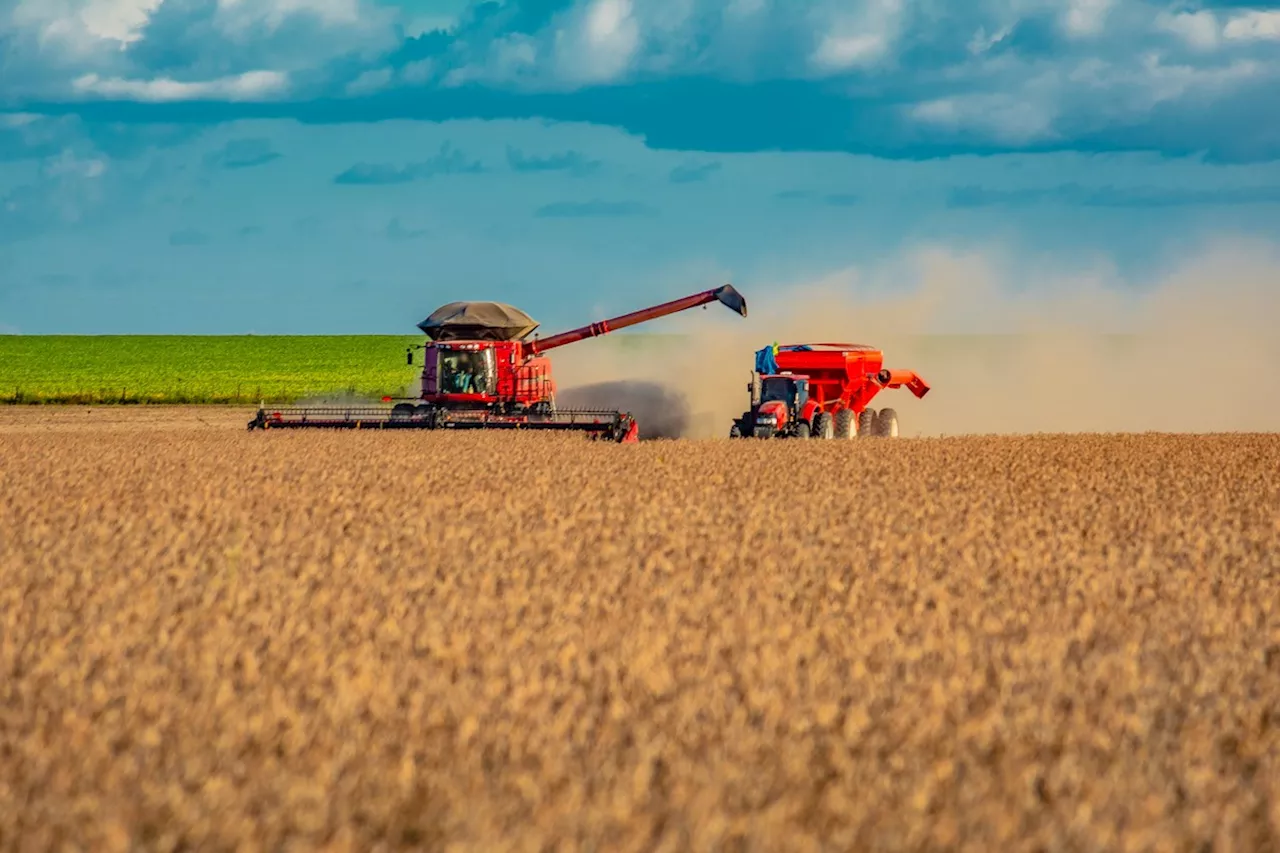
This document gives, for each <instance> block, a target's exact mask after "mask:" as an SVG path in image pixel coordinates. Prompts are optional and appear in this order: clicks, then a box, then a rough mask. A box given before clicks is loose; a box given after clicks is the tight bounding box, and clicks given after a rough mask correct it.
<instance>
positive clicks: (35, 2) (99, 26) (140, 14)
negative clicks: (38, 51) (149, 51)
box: [11, 0, 164, 51]
mask: <svg viewBox="0 0 1280 853" xmlns="http://www.w3.org/2000/svg"><path fill="white" fill-rule="evenodd" d="M163 2H164V0H19V2H18V5H17V7H16V8H15V9H14V11H13V14H12V16H11V21H12V23H13V25H15V26H16V27H18V28H20V29H24V28H30V29H33V30H35V31H36V32H37V33H38V34H39V39H40V42H41V43H44V44H47V43H49V42H57V43H58V46H59V47H62V48H64V49H65V48H70V49H72V50H75V51H85V50H89V49H92V48H93V47H95V46H97V45H98V44H99V43H101V42H103V41H114V42H117V43H118V46H119V47H120V48H121V49H124V48H125V47H127V46H129V45H131V44H133V43H134V42H136V41H138V39H140V38H141V37H142V36H141V33H142V30H143V28H144V27H146V25H147V23H148V22H149V21H150V20H151V15H152V13H154V12H155V11H156V9H158V8H160V5H161V3H163Z"/></svg>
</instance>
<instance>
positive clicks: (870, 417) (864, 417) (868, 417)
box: [858, 409, 876, 438]
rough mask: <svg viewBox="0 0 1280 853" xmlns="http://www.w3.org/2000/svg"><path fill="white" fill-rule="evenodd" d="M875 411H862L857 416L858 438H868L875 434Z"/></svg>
mask: <svg viewBox="0 0 1280 853" xmlns="http://www.w3.org/2000/svg"><path fill="white" fill-rule="evenodd" d="M875 430H876V410H875V409H863V410H862V412H861V413H860V414H859V415H858V437H859V438H869V437H871V436H872V435H874V434H875Z"/></svg>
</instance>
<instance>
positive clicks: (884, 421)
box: [876, 409, 898, 438]
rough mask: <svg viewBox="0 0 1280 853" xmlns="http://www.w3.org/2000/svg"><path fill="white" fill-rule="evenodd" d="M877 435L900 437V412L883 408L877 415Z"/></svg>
mask: <svg viewBox="0 0 1280 853" xmlns="http://www.w3.org/2000/svg"><path fill="white" fill-rule="evenodd" d="M876 435H878V436H880V437H881V438H897V437H898V413H897V412H895V411H894V410H893V409H881V410H880V414H879V415H877V416H876Z"/></svg>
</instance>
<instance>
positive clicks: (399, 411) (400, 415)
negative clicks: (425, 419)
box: [391, 403, 413, 421]
mask: <svg viewBox="0 0 1280 853" xmlns="http://www.w3.org/2000/svg"><path fill="white" fill-rule="evenodd" d="M412 417H413V403H396V404H395V405H394V406H392V407H391V420H393V421H407V420H409V419H410V418H412Z"/></svg>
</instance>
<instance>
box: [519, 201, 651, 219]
mask: <svg viewBox="0 0 1280 853" xmlns="http://www.w3.org/2000/svg"><path fill="white" fill-rule="evenodd" d="M654 212H655V211H654V210H653V209H652V208H650V207H648V206H646V205H643V204H641V203H640V202H638V201H598V200H597V201H587V202H574V201H558V202H554V203H553V204H545V205H543V206H542V207H540V208H538V209H537V211H536V212H535V213H534V215H535V216H537V217H539V218H541V219H561V218H563V219H568V218H581V219H605V218H611V217H622V216H645V215H649V214H652V213H654Z"/></svg>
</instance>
